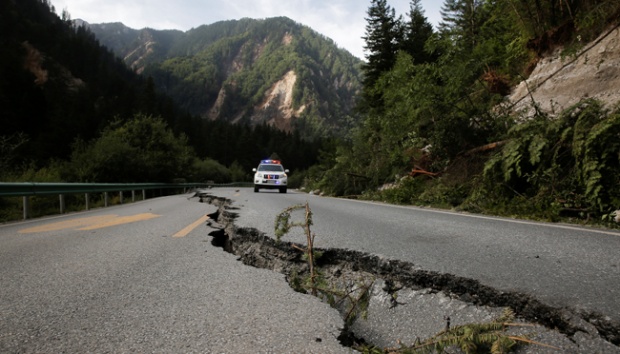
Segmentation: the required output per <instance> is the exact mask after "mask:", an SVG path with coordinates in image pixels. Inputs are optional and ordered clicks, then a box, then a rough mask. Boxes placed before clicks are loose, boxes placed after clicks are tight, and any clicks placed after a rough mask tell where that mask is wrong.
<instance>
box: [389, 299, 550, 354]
mask: <svg viewBox="0 0 620 354" xmlns="http://www.w3.org/2000/svg"><path fill="white" fill-rule="evenodd" d="M514 318H515V315H514V312H512V310H510V309H506V310H504V313H503V314H502V315H501V316H500V317H498V318H496V319H494V320H493V321H491V322H488V323H472V324H467V325H461V326H455V327H452V328H447V329H446V330H444V331H442V332H440V333H438V334H437V335H435V336H434V337H431V338H429V339H427V340H425V341H423V342H418V343H416V344H414V345H413V346H412V347H403V348H401V349H400V350H398V351H397V352H398V353H403V354H414V353H446V352H448V351H447V349H449V348H459V349H461V350H462V351H463V352H464V353H466V354H475V353H490V354H505V353H509V352H511V351H512V350H513V349H515V348H516V346H517V345H518V344H536V345H539V346H544V347H549V348H553V349H558V350H559V348H555V347H552V346H549V345H546V344H543V343H538V342H534V341H532V340H530V339H528V338H527V336H516V335H510V334H508V333H506V331H507V329H508V328H509V327H511V326H527V325H526V324H518V323H512V322H513V321H514Z"/></svg>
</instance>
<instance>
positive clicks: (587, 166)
mask: <svg viewBox="0 0 620 354" xmlns="http://www.w3.org/2000/svg"><path fill="white" fill-rule="evenodd" d="M619 134H620V111H619V110H618V108H616V109H614V110H612V111H607V110H605V109H604V108H603V107H602V105H601V103H600V102H598V101H595V100H591V99H587V100H584V101H582V102H580V103H578V104H576V105H574V106H572V107H571V108H569V109H567V110H566V111H564V112H563V113H562V114H561V115H560V117H559V118H557V119H553V120H552V119H548V118H547V117H545V116H538V117H536V118H535V119H533V120H531V121H528V122H524V123H522V124H520V125H517V126H516V127H514V128H513V129H512V130H511V131H510V132H509V137H510V142H509V143H508V144H506V145H505V146H504V148H503V149H502V150H501V151H500V152H498V153H497V154H495V156H493V157H492V158H490V159H489V161H488V162H487V164H486V165H485V168H484V177H485V181H486V186H487V188H489V190H490V191H491V193H493V194H495V195H496V196H502V198H503V199H504V200H511V199H514V198H519V199H524V200H527V199H530V198H531V200H530V203H532V202H535V203H536V204H538V205H539V207H538V208H540V209H541V210H542V209H551V210H555V211H556V213H559V212H561V211H562V210H566V209H573V210H583V211H584V212H586V213H597V214H603V213H609V212H610V211H611V210H615V208H617V206H618V205H619V203H620V187H619V182H620V179H619V178H618V173H619V172H620V157H619V156H618V151H619V149H620V142H619V141H618V139H617V137H618V136H619ZM493 185H495V186H501V187H499V188H497V187H491V186H493Z"/></svg>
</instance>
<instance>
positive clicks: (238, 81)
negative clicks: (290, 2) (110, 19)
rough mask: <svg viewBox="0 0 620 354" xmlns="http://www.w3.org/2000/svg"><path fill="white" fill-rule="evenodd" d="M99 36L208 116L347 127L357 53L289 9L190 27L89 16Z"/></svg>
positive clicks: (305, 131) (311, 132) (286, 127)
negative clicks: (285, 13) (140, 25)
mask: <svg viewBox="0 0 620 354" xmlns="http://www.w3.org/2000/svg"><path fill="white" fill-rule="evenodd" d="M88 27H89V29H90V31H92V32H93V33H94V34H95V36H96V37H97V38H98V40H99V41H101V43H102V44H103V45H104V46H106V47H108V48H109V49H110V50H112V51H113V52H115V53H116V54H117V55H118V56H119V57H121V58H123V60H124V61H125V62H126V63H127V64H128V65H129V66H131V68H133V69H134V70H135V71H136V72H138V73H141V74H142V75H143V76H146V77H151V78H152V79H153V81H154V84H155V86H156V88H157V89H158V90H159V91H161V92H163V93H165V94H167V95H169V96H170V97H172V98H173V99H174V100H175V101H176V102H177V103H179V104H180V106H181V107H182V108H184V109H186V110H188V111H189V112H190V113H192V114H194V115H198V116H200V117H203V118H205V119H211V120H223V121H227V122H232V123H243V124H251V125H260V124H268V125H271V126H275V127H277V128H278V129H280V130H283V131H287V132H290V131H299V132H300V133H301V134H302V135H303V136H306V137H310V138H312V137H319V136H325V135H344V134H346V133H347V132H348V131H349V130H350V128H351V126H352V125H353V124H354V123H355V121H356V120H357V118H356V117H355V114H354V113H353V109H354V106H355V103H356V97H357V96H358V93H359V91H360V88H361V84H360V82H361V69H360V67H361V64H362V61H361V60H359V59H358V58H356V57H354V56H353V55H351V54H350V53H349V52H347V51H346V50H344V49H341V48H338V47H337V46H336V45H335V43H334V42H333V41H332V40H330V39H329V38H326V37H325V36H322V35H320V34H319V33H317V32H315V31H314V30H312V29H311V28H309V27H307V26H304V25H301V24H299V23H296V22H294V21H292V20H291V19H289V18H286V17H276V18H269V19H262V20H254V19H248V18H244V19H241V20H230V21H222V22H217V23H214V24H210V25H204V26H200V27H198V28H193V29H191V30H189V31H187V32H181V31H174V30H173V31H170V30H167V31H161V30H154V29H150V28H144V29H141V30H135V29H131V28H129V27H126V26H124V25H123V24H121V23H106V24H89V25H88Z"/></svg>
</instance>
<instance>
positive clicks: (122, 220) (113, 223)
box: [78, 213, 161, 230]
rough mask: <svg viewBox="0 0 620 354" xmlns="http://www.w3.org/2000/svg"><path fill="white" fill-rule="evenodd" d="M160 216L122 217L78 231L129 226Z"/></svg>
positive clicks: (151, 214)
mask: <svg viewBox="0 0 620 354" xmlns="http://www.w3.org/2000/svg"><path fill="white" fill-rule="evenodd" d="M160 216H161V215H157V214H153V213H145V214H137V215H130V216H121V217H116V218H114V219H111V220H106V221H104V222H101V223H98V224H94V225H89V226H86V227H82V228H80V229H78V230H94V229H101V228H104V227H109V226H116V225H122V224H129V223H130V222H136V221H143V220H150V219H154V218H158V217H160Z"/></svg>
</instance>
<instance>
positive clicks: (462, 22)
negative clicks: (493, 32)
mask: <svg viewBox="0 0 620 354" xmlns="http://www.w3.org/2000/svg"><path fill="white" fill-rule="evenodd" d="M483 4H484V0H446V1H445V2H444V4H443V6H442V7H441V17H442V22H441V23H440V24H439V29H440V31H441V32H442V33H444V34H447V35H450V36H451V37H453V39H454V40H456V41H458V42H460V43H461V44H462V45H463V46H464V48H463V49H465V50H471V49H473V48H474V47H475V46H476V44H477V38H478V33H479V31H480V27H481V22H482V18H483V15H482V12H483V6H482V5H483Z"/></svg>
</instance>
